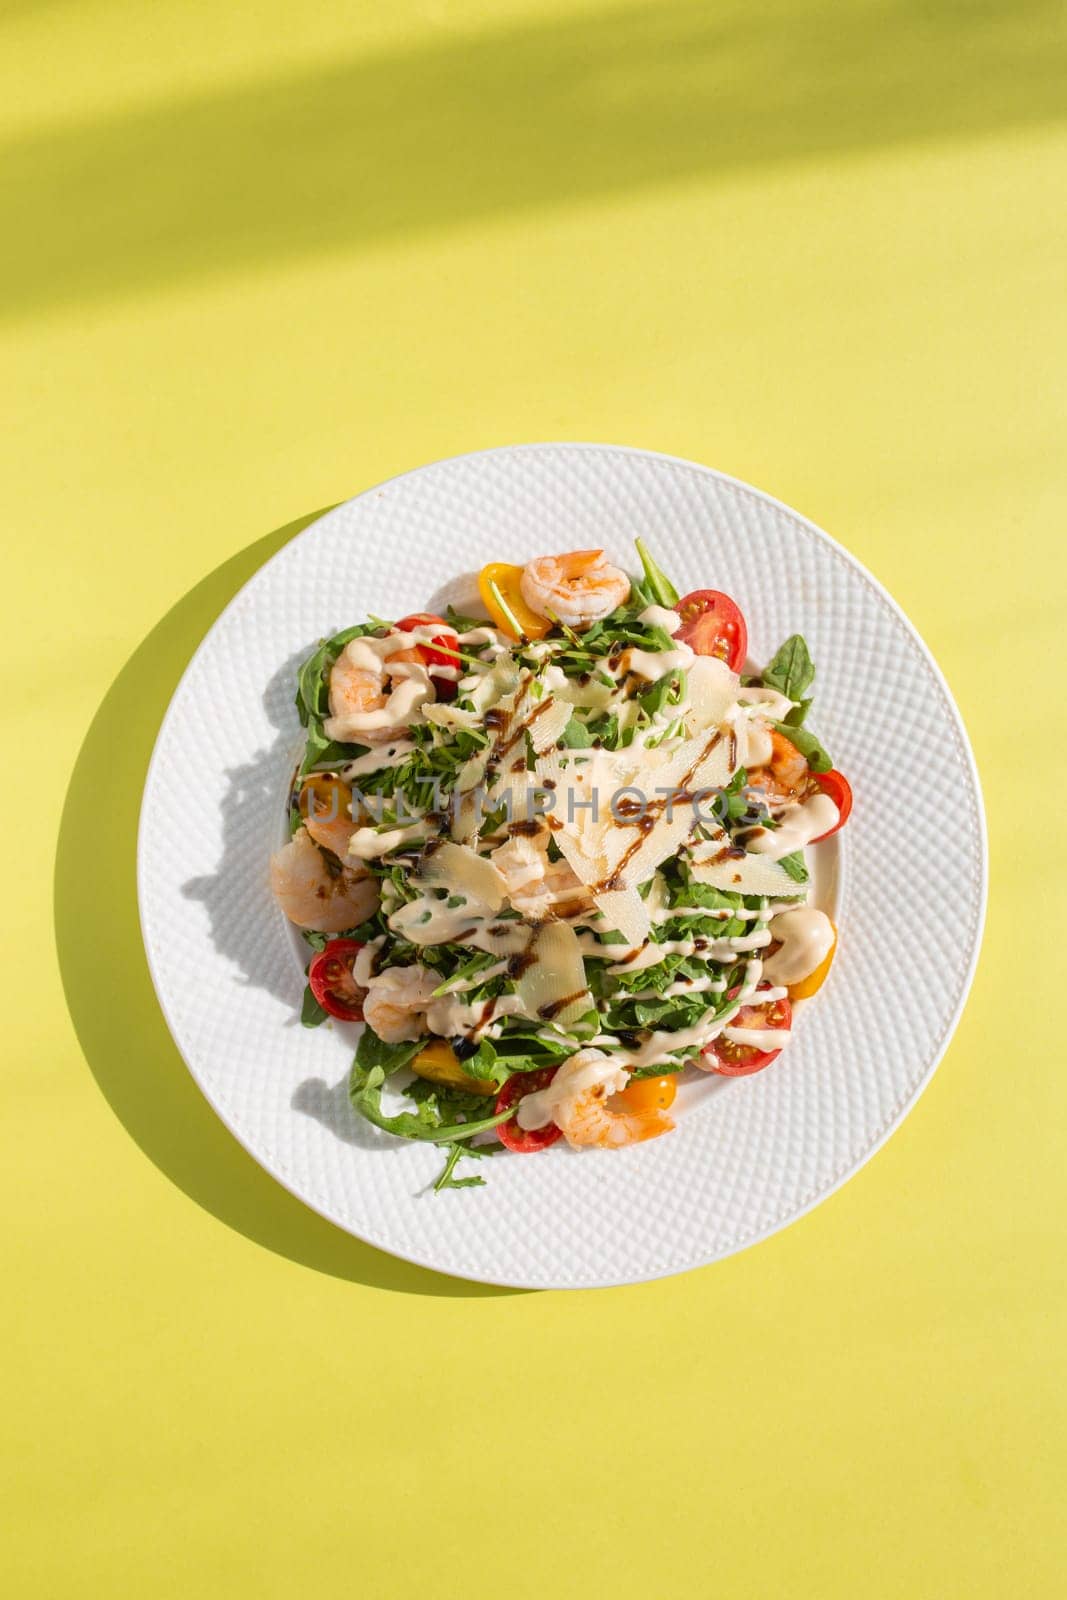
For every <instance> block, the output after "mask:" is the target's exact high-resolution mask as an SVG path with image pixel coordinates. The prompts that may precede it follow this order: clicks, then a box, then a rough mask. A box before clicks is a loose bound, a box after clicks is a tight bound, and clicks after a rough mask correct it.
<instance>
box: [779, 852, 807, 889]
mask: <svg viewBox="0 0 1067 1600" xmlns="http://www.w3.org/2000/svg"><path fill="white" fill-rule="evenodd" d="M778 865H779V866H780V867H784V868H785V870H786V871H787V872H788V874H789V876H790V877H791V878H792V879H793V882H794V883H807V881H808V869H807V865H806V864H805V861H804V852H803V850H794V851H793V852H792V854H791V855H788V856H779V858H778Z"/></svg>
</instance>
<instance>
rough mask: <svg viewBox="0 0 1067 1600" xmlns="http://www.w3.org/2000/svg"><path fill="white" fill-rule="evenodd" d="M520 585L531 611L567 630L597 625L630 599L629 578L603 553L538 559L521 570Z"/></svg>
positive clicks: (579, 552)
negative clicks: (568, 628) (561, 625)
mask: <svg viewBox="0 0 1067 1600" xmlns="http://www.w3.org/2000/svg"><path fill="white" fill-rule="evenodd" d="M519 586H520V589H521V592H522V598H523V599H524V600H525V602H526V604H527V605H528V606H529V607H530V610H531V611H535V612H536V613H537V615H538V616H539V617H549V618H551V619H554V620H557V621H559V622H562V623H565V624H566V626H567V627H570V628H584V627H588V626H589V625H590V623H593V622H600V621H601V620H602V618H604V617H607V616H610V615H611V613H612V612H613V611H614V610H616V608H617V607H618V606H621V605H625V603H626V601H627V600H628V599H629V597H630V580H629V578H628V577H627V576H626V574H625V572H622V571H620V569H619V568H618V567H613V566H612V565H611V564H610V562H609V561H608V560H607V557H606V556H605V555H604V552H603V550H572V551H570V552H569V554H567V555H562V556H538V557H537V559H536V560H534V561H529V562H527V564H526V566H525V567H524V568H523V572H522V578H521V580H520V585H519Z"/></svg>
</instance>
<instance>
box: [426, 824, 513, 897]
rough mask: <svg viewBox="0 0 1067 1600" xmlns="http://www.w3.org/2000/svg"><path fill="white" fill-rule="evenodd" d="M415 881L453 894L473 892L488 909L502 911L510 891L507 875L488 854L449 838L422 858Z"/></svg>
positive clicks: (470, 893) (472, 895) (471, 894)
mask: <svg viewBox="0 0 1067 1600" xmlns="http://www.w3.org/2000/svg"><path fill="white" fill-rule="evenodd" d="M415 881H417V882H423V883H429V884H432V885H433V886H434V887H435V888H441V889H448V890H449V892H450V893H452V894H463V895H470V896H471V898H472V899H474V900H477V901H479V902H480V904H481V905H482V906H484V907H485V909H486V910H487V911H499V910H500V907H501V906H502V905H503V904H504V896H505V893H506V890H507V884H506V883H505V881H504V874H503V873H502V872H501V871H500V868H499V867H495V866H494V865H493V863H492V862H491V861H490V860H489V858H488V856H480V855H478V853H477V851H475V850H472V849H471V848H470V846H469V845H465V844H453V843H452V841H451V840H447V839H446V840H445V841H444V842H443V843H441V844H439V845H438V846H437V848H436V849H435V850H431V851H430V852H429V853H428V854H426V855H424V856H423V857H422V860H421V861H420V862H419V876H418V879H417V880H415Z"/></svg>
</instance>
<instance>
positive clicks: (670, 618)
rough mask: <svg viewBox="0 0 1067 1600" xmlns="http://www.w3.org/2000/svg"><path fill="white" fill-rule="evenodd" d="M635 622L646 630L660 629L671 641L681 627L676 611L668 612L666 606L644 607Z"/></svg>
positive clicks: (680, 620)
mask: <svg viewBox="0 0 1067 1600" xmlns="http://www.w3.org/2000/svg"><path fill="white" fill-rule="evenodd" d="M637 620H638V622H642V623H644V625H645V627H646V628H662V629H663V631H664V633H669V634H670V636H671V638H672V639H673V637H674V635H675V634H676V633H677V632H678V629H679V628H680V627H681V626H682V619H681V617H680V616H679V615H678V613H677V611H669V610H668V609H667V607H666V606H646V607H645V609H644V610H643V611H642V612H641V615H640V616H639V617H638V619H637ZM690 654H692V652H690Z"/></svg>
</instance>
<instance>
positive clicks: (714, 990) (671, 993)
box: [627, 978, 726, 1000]
mask: <svg viewBox="0 0 1067 1600" xmlns="http://www.w3.org/2000/svg"><path fill="white" fill-rule="evenodd" d="M725 988H726V979H725V978H679V979H678V981H677V983H669V984H668V985H667V987H666V988H665V989H638V990H636V991H635V992H631V993H628V995H627V998H628V999H630V1000H676V999H678V998H680V997H681V996H682V995H687V994H722V992H723V990H724V989H725Z"/></svg>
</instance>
